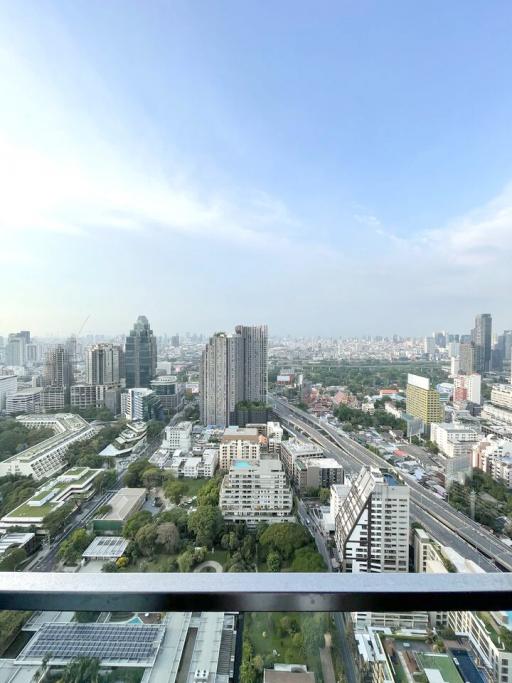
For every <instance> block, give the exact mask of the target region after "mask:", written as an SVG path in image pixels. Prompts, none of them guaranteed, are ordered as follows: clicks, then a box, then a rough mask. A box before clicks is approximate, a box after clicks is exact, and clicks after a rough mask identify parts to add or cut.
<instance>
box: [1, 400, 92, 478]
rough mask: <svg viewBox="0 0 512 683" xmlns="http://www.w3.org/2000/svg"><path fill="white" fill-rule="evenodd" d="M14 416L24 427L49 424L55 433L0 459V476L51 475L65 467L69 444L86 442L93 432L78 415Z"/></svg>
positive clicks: (35, 476) (45, 476)
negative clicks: (4, 458) (19, 451)
mask: <svg viewBox="0 0 512 683" xmlns="http://www.w3.org/2000/svg"><path fill="white" fill-rule="evenodd" d="M16 419H17V420H18V421H19V422H20V423H21V424H23V425H25V426H26V427H29V428H34V429H37V428H40V427H48V428H50V429H53V431H54V432H55V433H54V435H53V436H51V437H50V438H48V439H45V440H44V441H41V442H40V443H38V444H36V445H35V446H31V447H30V448H27V449H26V450H24V451H21V453H17V454H16V455H12V456H11V457H10V458H7V459H6V460H3V461H2V462H0V477H5V476H6V475H8V474H17V475H24V476H32V477H34V479H35V480H36V481H38V480H40V479H46V478H47V477H51V476H52V475H54V474H56V473H57V472H60V471H61V470H62V469H63V468H64V466H65V457H64V456H65V454H66V451H67V450H68V448H69V447H70V446H71V444H73V443H76V442H77V441H86V440H87V439H90V438H91V437H92V436H94V433H95V430H94V427H91V425H90V424H89V423H88V422H86V421H85V420H84V419H83V418H81V417H80V416H79V415H73V414H71V413H56V414H54V415H43V414H39V415H21V416H19V417H17V418H16Z"/></svg>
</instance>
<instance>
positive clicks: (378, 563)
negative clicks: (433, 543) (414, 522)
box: [334, 467, 409, 573]
mask: <svg viewBox="0 0 512 683" xmlns="http://www.w3.org/2000/svg"><path fill="white" fill-rule="evenodd" d="M340 493H342V494H344V493H345V489H344V487H343V490H341V489H340ZM334 537H335V541H336V546H337V548H338V552H339V555H340V557H341V558H342V562H343V569H344V571H347V572H353V573H359V572H407V571H408V569H409V567H408V565H409V487H408V486H406V485H405V484H404V483H403V482H401V481H400V480H398V479H397V478H396V477H395V476H394V475H392V474H390V473H388V472H386V471H383V470H380V469H377V468H374V467H363V468H362V469H361V471H360V472H359V474H358V475H357V477H356V478H355V479H354V480H353V481H352V482H351V485H350V487H349V489H348V492H347V495H346V497H345V498H344V500H343V501H342V502H341V504H340V506H339V510H338V513H337V515H336V520H335V536H334Z"/></svg>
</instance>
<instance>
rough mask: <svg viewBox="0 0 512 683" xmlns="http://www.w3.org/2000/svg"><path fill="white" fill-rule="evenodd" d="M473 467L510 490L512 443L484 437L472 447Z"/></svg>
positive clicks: (511, 481) (511, 483)
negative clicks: (502, 483)
mask: <svg viewBox="0 0 512 683" xmlns="http://www.w3.org/2000/svg"><path fill="white" fill-rule="evenodd" d="M473 467H478V468H479V469H481V470H483V471H484V472H487V473H488V474H490V475H491V477H492V478H493V479H495V480H496V481H503V482H504V484H505V485H506V486H508V488H512V441H509V440H508V439H500V438H498V437H496V436H486V437H485V439H484V440H483V441H481V442H480V443H478V444H475V446H474V447H473Z"/></svg>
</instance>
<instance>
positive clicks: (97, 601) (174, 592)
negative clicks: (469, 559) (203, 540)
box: [0, 572, 512, 612]
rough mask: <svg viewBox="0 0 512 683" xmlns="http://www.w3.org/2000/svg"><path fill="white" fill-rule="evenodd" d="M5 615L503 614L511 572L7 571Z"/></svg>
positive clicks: (1, 594) (0, 590)
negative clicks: (44, 612)
mask: <svg viewBox="0 0 512 683" xmlns="http://www.w3.org/2000/svg"><path fill="white" fill-rule="evenodd" d="M0 610H63V611H69V610H73V611H112V612H115V611H125V610H130V611H137V612H156V611H162V612H163V611H168V612H170V611H203V612H221V611H224V612H231V611H236V612H275V611H279V612H284V611H292V612H357V611H359V612H370V611H371V612H397V611H400V612H402V611H421V610H428V611H445V610H464V611H466V610H469V611H475V610H492V611H498V610H512V574H507V573H496V574H405V573H401V574H327V573H326V574H273V573H258V574H237V573H226V574H213V573H197V574H194V573H192V574H180V573H168V574H151V573H145V574H130V573H126V574H119V573H116V574H63V573H39V572H34V573H26V572H19V573H16V572H12V573H11V572H3V573H1V574H0Z"/></svg>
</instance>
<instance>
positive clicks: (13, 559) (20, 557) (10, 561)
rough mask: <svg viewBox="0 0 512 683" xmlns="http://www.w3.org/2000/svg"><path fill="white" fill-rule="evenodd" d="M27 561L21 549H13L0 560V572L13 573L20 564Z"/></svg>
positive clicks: (25, 554)
mask: <svg viewBox="0 0 512 683" xmlns="http://www.w3.org/2000/svg"><path fill="white" fill-rule="evenodd" d="M26 559H27V553H26V552H25V550H24V549H23V548H13V549H12V550H8V551H7V553H6V554H5V555H4V556H3V558H2V559H1V560H0V572H13V571H15V570H16V569H17V568H18V567H19V566H20V564H21V563H22V562H24V561H25V560H26Z"/></svg>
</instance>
